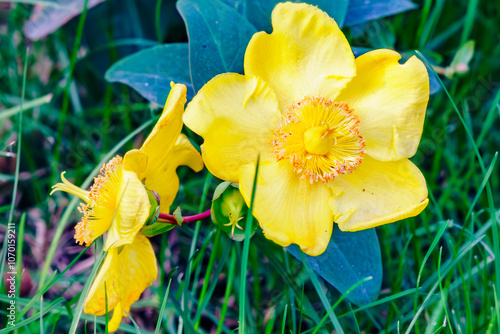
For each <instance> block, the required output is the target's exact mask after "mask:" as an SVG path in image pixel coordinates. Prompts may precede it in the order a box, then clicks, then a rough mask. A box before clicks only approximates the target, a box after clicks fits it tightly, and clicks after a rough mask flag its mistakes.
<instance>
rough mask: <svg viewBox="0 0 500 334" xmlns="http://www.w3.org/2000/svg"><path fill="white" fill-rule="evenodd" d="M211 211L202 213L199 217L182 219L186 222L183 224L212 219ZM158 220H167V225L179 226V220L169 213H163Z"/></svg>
mask: <svg viewBox="0 0 500 334" xmlns="http://www.w3.org/2000/svg"><path fill="white" fill-rule="evenodd" d="M210 212H211V211H210V210H207V211H205V212H202V213H199V214H197V215H194V216H187V217H182V218H183V219H184V220H183V222H182V223H183V224H185V223H190V222H195V221H197V220H202V219H205V218H208V217H210ZM158 218H159V219H164V220H167V222H165V223H167V224H176V225H177V220H176V219H175V217H174V215H169V214H168V213H161V212H160V214H159V215H158Z"/></svg>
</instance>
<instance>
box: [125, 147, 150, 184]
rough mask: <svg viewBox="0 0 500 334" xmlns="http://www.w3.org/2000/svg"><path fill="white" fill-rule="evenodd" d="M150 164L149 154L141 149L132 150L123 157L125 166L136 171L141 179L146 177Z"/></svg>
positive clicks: (126, 168)
mask: <svg viewBox="0 0 500 334" xmlns="http://www.w3.org/2000/svg"><path fill="white" fill-rule="evenodd" d="M147 166H148V156H147V155H146V154H145V153H144V152H142V151H141V150H135V149H134V150H130V151H128V152H127V153H125V156H124V157H123V168H124V169H125V170H128V171H132V172H135V173H136V174H137V177H138V178H139V180H142V179H143V178H144V173H145V171H146V168H147Z"/></svg>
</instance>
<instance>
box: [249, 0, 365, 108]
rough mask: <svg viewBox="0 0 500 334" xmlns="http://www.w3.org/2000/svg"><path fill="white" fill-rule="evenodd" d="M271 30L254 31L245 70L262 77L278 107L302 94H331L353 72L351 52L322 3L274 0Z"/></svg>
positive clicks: (295, 100) (336, 92)
mask: <svg viewBox="0 0 500 334" xmlns="http://www.w3.org/2000/svg"><path fill="white" fill-rule="evenodd" d="M272 24H273V33H272V34H270V35H268V34H266V33H265V32H259V33H257V34H255V35H254V36H253V37H252V39H251V41H250V43H249V44H248V47H247V50H246V53H245V74H252V75H256V76H259V77H261V78H262V79H264V81H265V82H267V83H268V84H269V85H270V86H271V88H272V89H273V90H274V92H275V93H276V95H277V96H278V99H279V102H280V106H281V109H282V110H283V111H285V110H286V108H287V107H288V106H290V105H291V104H292V103H295V102H298V101H300V100H301V99H303V98H304V97H306V96H312V97H316V96H318V97H324V98H328V99H332V100H333V99H334V98H335V97H336V96H337V95H338V93H339V92H340V90H341V89H342V88H344V87H345V85H346V84H347V82H349V80H350V79H351V78H352V77H353V76H355V75H356V69H355V64H354V56H353V54H352V51H351V48H350V47H349V43H348V42H347V40H346V38H345V36H344V34H343V33H342V31H340V29H339V27H338V26H337V23H335V21H334V20H333V19H332V18H331V17H329V16H328V15H327V14H326V13H325V12H323V11H321V10H320V9H318V8H316V7H314V6H311V5H307V4H295V3H290V2H288V3H281V4H278V5H276V7H275V8H274V10H273V13H272Z"/></svg>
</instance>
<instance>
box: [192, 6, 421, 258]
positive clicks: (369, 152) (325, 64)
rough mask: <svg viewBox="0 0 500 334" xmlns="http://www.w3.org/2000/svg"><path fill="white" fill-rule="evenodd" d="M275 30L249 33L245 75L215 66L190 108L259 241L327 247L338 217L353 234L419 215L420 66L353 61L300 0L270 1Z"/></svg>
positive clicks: (216, 170) (209, 155)
mask: <svg viewBox="0 0 500 334" xmlns="http://www.w3.org/2000/svg"><path fill="white" fill-rule="evenodd" d="M272 24H273V32H272V34H266V33H265V32H259V33H256V34H255V35H254V36H253V38H252V40H251V41H250V43H249V45H248V48H247V50H246V53H245V64H244V65H245V66H244V67H245V75H239V74H235V73H227V74H221V75H219V76H217V77H215V78H213V79H212V80H210V81H209V82H208V83H207V84H206V85H205V86H204V87H203V88H202V89H201V90H200V91H199V92H198V94H197V95H196V96H195V98H194V99H193V101H192V102H191V103H190V104H189V105H188V107H187V109H186V113H185V114H184V122H185V124H186V125H187V126H188V127H189V128H191V129H192V130H193V131H194V132H196V133H197V134H199V135H201V136H202V137H203V138H204V140H205V142H204V144H203V146H202V153H203V159H204V161H205V164H206V166H207V168H208V169H209V170H210V172H211V173H212V174H214V175H215V176H217V177H219V178H221V179H223V180H226V181H229V182H239V183H240V191H241V193H242V195H243V197H244V198H245V201H246V202H247V204H249V202H250V197H251V193H252V185H253V177H254V173H255V161H256V157H257V155H258V154H259V153H260V156H261V159H260V161H261V163H260V169H259V177H258V179H257V180H258V184H257V192H256V197H255V203H254V211H253V213H254V215H255V217H256V218H257V219H258V221H259V224H260V225H261V227H262V229H263V231H264V234H265V235H266V237H267V238H269V239H271V240H273V241H275V242H276V243H278V244H280V245H282V246H287V245H289V244H291V243H296V244H298V245H300V247H301V248H302V250H303V251H304V252H306V253H307V254H309V255H319V254H321V253H322V252H323V251H324V250H325V249H326V247H327V245H328V242H329V240H330V237H331V233H332V228H333V222H334V221H335V222H336V223H337V224H338V225H339V227H340V229H341V230H343V231H357V230H362V229H367V228H371V227H374V226H378V225H382V224H387V223H390V222H394V221H397V220H400V219H403V218H407V217H412V216H415V215H417V214H419V213H420V212H421V211H422V210H423V209H424V208H425V207H426V206H427V203H428V199H427V187H426V183H425V179H424V177H423V176H422V174H421V173H420V171H419V170H418V168H417V167H416V166H415V165H413V164H412V163H411V162H410V161H409V160H408V158H410V157H412V156H413V155H414V154H415V152H416V150H417V147H418V143H419V141H420V137H421V134H422V129H423V123H424V119H425V109H426V106H427V101H428V98H429V80H428V75H427V71H426V69H425V66H424V65H423V64H422V62H421V61H420V60H418V59H417V58H416V57H412V58H410V59H409V60H408V61H407V62H406V63H404V64H400V63H399V60H400V58H401V56H400V55H399V54H398V53H397V52H394V51H391V50H375V51H372V52H368V53H366V54H364V55H362V56H360V57H358V58H357V59H354V56H353V54H352V52H351V49H350V46H349V44H348V42H347V40H346V38H345V37H344V35H343V34H342V32H341V31H340V29H339V28H338V26H337V24H336V23H335V21H334V20H333V19H332V18H330V17H329V16H328V15H327V14H326V13H324V12H322V11H321V10H319V9H318V8H316V7H313V6H310V5H306V4H294V3H282V4H278V5H277V6H276V8H275V9H274V11H273V13H272Z"/></svg>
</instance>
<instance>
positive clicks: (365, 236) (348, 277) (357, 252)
mask: <svg viewBox="0 0 500 334" xmlns="http://www.w3.org/2000/svg"><path fill="white" fill-rule="evenodd" d="M287 250H288V251H289V252H290V253H291V254H292V255H293V256H295V257H296V258H297V259H299V260H300V259H301V257H300V254H299V253H298V252H297V249H296V246H290V247H288V248H287ZM306 258H307V259H308V261H309V264H310V265H311V267H312V269H313V270H314V271H315V272H316V273H318V274H319V275H320V276H321V277H322V278H323V279H324V280H325V281H327V282H328V283H330V284H331V285H333V286H334V287H335V288H336V289H337V290H339V291H340V293H341V294H344V293H345V292H346V291H348V290H349V288H351V287H352V286H353V285H355V284H356V283H358V282H359V281H361V280H364V279H367V277H370V276H371V277H373V278H372V279H371V280H367V281H366V282H364V283H362V284H360V285H359V286H358V287H356V288H355V289H353V290H352V291H351V292H350V293H349V294H348V295H347V299H349V300H350V301H352V302H353V303H354V304H357V305H365V304H368V303H371V302H373V301H375V300H376V299H377V298H378V295H379V293H380V287H381V285H382V257H381V254H380V245H379V242H378V238H377V234H376V233H375V229H369V230H363V231H358V232H342V231H340V230H339V228H338V227H337V225H336V224H335V226H334V228H333V233H332V238H331V239H330V243H329V244H328V247H327V249H326V251H325V252H324V253H323V254H321V255H318V256H307V255H306Z"/></svg>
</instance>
